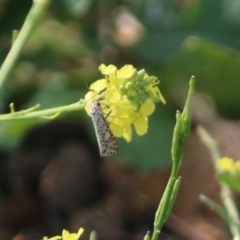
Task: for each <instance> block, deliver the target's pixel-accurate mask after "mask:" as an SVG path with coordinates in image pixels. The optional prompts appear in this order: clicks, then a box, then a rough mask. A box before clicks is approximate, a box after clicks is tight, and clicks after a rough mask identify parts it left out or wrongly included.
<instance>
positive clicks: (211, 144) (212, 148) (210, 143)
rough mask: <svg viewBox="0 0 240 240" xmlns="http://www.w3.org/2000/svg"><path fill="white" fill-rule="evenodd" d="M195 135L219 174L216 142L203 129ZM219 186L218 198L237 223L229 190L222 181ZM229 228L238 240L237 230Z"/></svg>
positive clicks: (219, 156) (232, 227) (235, 208)
mask: <svg viewBox="0 0 240 240" xmlns="http://www.w3.org/2000/svg"><path fill="white" fill-rule="evenodd" d="M197 133H198V135H199V136H200V138H201V140H202V142H203V143H204V144H205V146H206V147H207V148H208V150H209V152H210V153H211V158H212V161H213V165H214V167H215V171H216V173H217V174H219V173H220V169H219V168H218V165H217V161H218V159H220V158H221V155H220V153H219V150H218V147H217V143H216V141H215V140H214V139H213V138H212V137H211V136H210V135H209V134H208V132H207V131H206V130H205V129H204V128H203V127H198V128H197ZM219 184H220V187H221V192H220V197H221V199H222V202H223V205H224V206H225V208H226V210H227V212H228V214H229V216H230V217H231V218H232V219H233V222H239V215H238V209H237V207H236V205H235V203H234V201H233V196H232V192H231V189H230V188H229V186H228V185H227V184H225V183H224V182H222V181H220V182H219ZM229 228H230V230H231V233H232V235H233V237H234V238H233V239H240V232H239V229H238V228H237V227H236V226H235V225H234V224H231V223H229Z"/></svg>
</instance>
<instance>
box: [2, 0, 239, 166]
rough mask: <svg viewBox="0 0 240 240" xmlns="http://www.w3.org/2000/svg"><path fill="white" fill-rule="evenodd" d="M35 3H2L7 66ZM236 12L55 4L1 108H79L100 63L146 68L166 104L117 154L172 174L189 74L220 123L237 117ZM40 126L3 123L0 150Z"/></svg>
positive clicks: (180, 5)
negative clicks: (146, 128) (174, 138)
mask: <svg viewBox="0 0 240 240" xmlns="http://www.w3.org/2000/svg"><path fill="white" fill-rule="evenodd" d="M31 4H32V0H21V1H18V0H5V1H0V46H1V47H0V59H1V61H3V59H4V58H5V57H6V54H7V52H8V51H9V48H10V46H11V32H12V30H14V29H19V28H20V27H21V25H22V24H23V21H24V19H25V17H26V14H27V12H28V11H29V9H30V7H31ZM239 12H240V2H239V0H211V1H205V0H150V1H145V0H131V1H130V0H128V1H127V0H125V1H124V0H123V1H116V0H115V1H114V0H113V1H106V0H99V1H93V0H61V1H60V0H59V1H53V2H52V4H51V6H50V9H49V10H48V13H47V14H46V15H45V18H44V20H43V22H41V23H40V26H39V27H38V29H37V30H36V32H35V33H34V35H33V36H32V38H31V39H30V41H29V42H28V44H27V47H26V48H25V50H24V53H23V55H22V56H21V59H20V61H19V62H18V64H17V66H16V67H15V70H14V72H13V73H12V75H11V77H10V78H9V79H8V81H7V82H6V83H5V84H4V86H3V88H4V89H3V91H1V95H0V110H1V112H2V113H6V112H8V111H9V108H8V106H9V103H11V102H14V103H15V106H16V109H17V110H20V109H22V108H26V107H30V106H32V105H35V104H36V103H40V104H41V108H48V107H55V106H61V105H64V104H69V103H72V102H76V101H77V100H78V99H80V98H81V97H84V94H85V92H86V91H87V85H90V84H91V82H93V81H95V80H96V79H99V78H101V75H100V73H99V71H98V66H99V65H100V64H101V63H105V64H114V65H116V66H117V67H121V66H123V65H125V64H133V65H134V66H135V67H136V68H138V69H141V68H145V69H146V71H147V72H148V73H149V74H151V75H155V76H157V77H158V78H159V79H160V81H161V84H160V88H161V91H162V93H163V95H164V96H165V98H166V100H167V105H166V106H160V104H159V107H158V108H157V111H156V113H154V114H153V116H151V118H150V123H149V132H148V134H146V135H145V136H143V137H138V136H134V137H133V141H132V142H131V143H126V142H124V140H119V145H120V146H119V154H118V157H119V161H122V162H124V163H125V164H127V165H129V166H131V167H133V168H138V169H142V170H145V169H151V168H155V167H157V166H162V167H167V166H168V165H169V164H170V163H171V161H170V148H171V138H172V131H173V126H174V122H175V110H176V109H181V108H182V105H181V103H183V102H184V101H185V98H186V94H187V88H188V81H189V78H190V76H191V75H195V76H196V80H197V84H196V88H197V91H199V92H201V93H206V94H209V95H211V96H212V97H213V99H214V100H215V101H216V106H217V109H218V112H219V113H220V114H221V115H222V116H224V117H226V118H233V119H238V118H239V117H240V108H239V106H238V102H239V99H240V98H239V96H240V80H239V77H240V53H239V49H240V28H239V26H240V14H239ZM81 114H82V115H84V114H83V113H81ZM81 114H75V115H74V117H75V118H76V119H78V118H79V117H80V115H81ZM65 117H67V116H65ZM71 117H73V116H71ZM86 120H87V122H88V124H89V131H90V132H91V133H92V135H93V130H92V126H91V122H90V118H86ZM39 122H41V121H40V120H38V121H30V122H29V121H28V122H11V123H1V126H0V146H1V147H2V148H5V149H8V150H10V151H12V150H13V149H14V147H16V146H17V144H18V141H19V140H20V139H21V136H22V135H23V134H24V133H25V131H26V130H27V129H28V128H29V127H30V126H32V125H33V124H36V123H39ZM93 139H94V135H93ZM94 140H95V139H94Z"/></svg>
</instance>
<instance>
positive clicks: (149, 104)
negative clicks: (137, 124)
mask: <svg viewBox="0 0 240 240" xmlns="http://www.w3.org/2000/svg"><path fill="white" fill-rule="evenodd" d="M154 110H155V104H154V103H153V101H152V100H151V99H147V100H146V101H145V102H144V104H143V105H142V106H141V107H140V110H139V114H140V115H141V116H142V117H147V116H149V115H151V114H152V113H153V112H154Z"/></svg>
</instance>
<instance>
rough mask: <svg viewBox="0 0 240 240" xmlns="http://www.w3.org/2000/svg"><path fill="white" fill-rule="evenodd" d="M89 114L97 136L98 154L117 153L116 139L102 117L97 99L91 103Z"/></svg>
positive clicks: (108, 154) (104, 155)
mask: <svg viewBox="0 0 240 240" xmlns="http://www.w3.org/2000/svg"><path fill="white" fill-rule="evenodd" d="M90 114H91V118H92V122H93V127H94V130H95V133H96V137H97V142H98V147H99V152H100V155H101V156H102V157H106V156H111V155H113V154H115V153H117V150H118V146H117V140H116V138H115V137H114V136H113V134H112V132H111V130H110V126H109V123H108V122H107V120H106V118H105V117H104V114H103V110H102V107H101V104H100V102H99V101H98V100H95V101H94V102H93V103H92V105H91V107H90Z"/></svg>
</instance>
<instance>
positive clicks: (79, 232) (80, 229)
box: [77, 228, 84, 239]
mask: <svg viewBox="0 0 240 240" xmlns="http://www.w3.org/2000/svg"><path fill="white" fill-rule="evenodd" d="M83 232H84V229H83V228H79V230H78V233H77V239H79V238H80V236H81V235H82V234H83Z"/></svg>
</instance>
